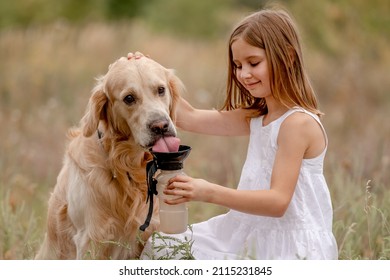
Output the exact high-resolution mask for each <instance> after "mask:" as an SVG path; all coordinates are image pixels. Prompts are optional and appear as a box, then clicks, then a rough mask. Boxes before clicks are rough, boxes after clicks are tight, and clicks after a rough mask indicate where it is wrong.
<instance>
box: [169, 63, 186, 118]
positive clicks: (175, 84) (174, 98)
mask: <svg viewBox="0 0 390 280" xmlns="http://www.w3.org/2000/svg"><path fill="white" fill-rule="evenodd" d="M168 81H169V90H170V92H171V104H170V105H169V116H170V117H171V119H172V120H173V121H175V120H176V104H177V102H178V100H179V98H180V96H181V95H183V94H184V93H185V91H186V88H185V86H184V84H183V82H182V81H181V80H180V79H179V78H178V77H177V76H176V75H175V72H174V70H172V69H171V70H169V73H168Z"/></svg>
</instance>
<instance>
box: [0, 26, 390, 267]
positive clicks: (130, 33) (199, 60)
mask: <svg viewBox="0 0 390 280" xmlns="http://www.w3.org/2000/svg"><path fill="white" fill-rule="evenodd" d="M348 30H349V29H348ZM328 31H329V30H328ZM331 31H332V30H331V29H330V31H329V32H331ZM0 32H1V33H0V61H1V63H0V259H31V258H33V256H34V254H35V252H36V250H37V248H38V246H39V244H40V242H41V240H42V238H43V234H44V225H45V216H46V207H47V199H48V197H49V194H50V192H51V190H52V188H53V186H54V184H55V180H56V176H57V174H58V172H59V170H60V167H61V161H62V155H63V152H64V147H65V133H66V130H67V129H68V128H69V127H71V126H73V125H76V124H77V123H78V121H79V119H80V118H81V117H82V115H83V113H84V110H85V106H86V103H87V100H88V98H89V94H90V90H91V89H92V87H93V85H94V77H97V76H98V75H100V74H103V73H105V72H106V70H107V67H108V65H109V64H110V63H112V62H113V61H114V60H116V59H117V58H118V57H120V56H125V55H126V54H127V52H128V51H135V50H140V51H142V52H144V53H145V54H150V55H151V56H152V58H154V59H155V60H157V61H158V62H160V63H161V64H163V65H164V66H166V67H167V68H174V69H176V73H177V75H178V76H179V77H180V78H181V79H182V80H183V82H184V83H185V85H186V86H187V89H188V93H187V95H186V96H185V97H186V98H187V99H188V100H189V101H190V102H191V103H192V104H193V105H195V106H197V107H203V108H213V107H218V106H219V105H220V104H221V101H222V100H223V96H224V83H225V74H226V73H225V72H226V71H225V69H226V65H227V63H226V48H225V47H226V44H225V41H226V36H223V34H222V35H221V38H218V39H212V40H195V39H193V40H191V39H185V40H184V39H178V38H175V37H173V36H168V35H162V34H160V35H159V34H158V33H156V32H153V31H150V30H148V29H147V28H146V27H145V25H143V24H142V23H137V22H134V23H127V22H123V23H111V24H108V23H89V24H85V25H83V26H77V27H76V26H72V25H68V24H66V23H64V22H58V23H55V24H52V25H47V26H44V27H31V28H27V29H8V30H7V29H5V30H2V31H0ZM348 32H349V33H346V34H339V35H338V36H339V37H337V34H338V33H336V35H332V36H333V37H332V36H331V35H329V37H328V41H327V42H328V45H329V46H330V50H329V49H325V50H324V49H322V48H319V47H318V46H316V45H315V44H313V43H312V41H311V37H309V33H304V34H303V35H304V36H303V38H304V40H306V41H304V42H306V44H305V52H306V53H305V54H306V56H305V57H306V62H307V67H308V69H309V72H310V74H311V77H312V80H313V82H314V85H315V88H316V89H317V93H318V96H319V99H320V104H321V109H322V110H323V111H324V112H325V113H326V115H325V117H324V119H323V122H324V125H325V127H326V129H327V132H328V136H329V139H330V146H329V150H328V156H327V158H326V167H325V175H326V178H327V181H328V184H329V188H330V191H331V195H332V199H333V205H334V233H335V236H336V239H337V242H338V245H339V255H340V259H390V221H389V212H390V192H389V189H390V172H389V170H390V122H389V121H388V119H389V117H388V114H389V109H390V94H389V88H390V80H389V79H388V75H389V73H390V53H389V51H388V44H387V43H388V41H387V40H388V39H389V38H388V36H387V37H386V36H385V37H384V38H383V37H381V36H379V34H380V32H378V33H374V34H373V35H370V36H371V37H363V38H360V37H358V38H355V37H353V36H354V35H353V34H354V33H353V32H354V30H353V29H351V30H349V31H348ZM329 34H332V33H329ZM340 36H341V37H340ZM343 36H346V38H342V37H343ZM348 38H355V41H353V43H351V44H348V43H349V42H345V41H346V39H348ZM366 39H369V40H370V41H369V42H370V46H371V49H370V48H366V47H365V42H366V41H365V40H366ZM329 42H330V43H329ZM342 42H344V43H345V44H342ZM335 50H337V52H336V51H335ZM180 137H181V138H182V143H185V144H188V145H191V146H192V147H193V151H192V153H191V155H190V157H189V159H188V160H187V161H186V166H185V168H186V172H187V173H188V174H189V175H192V176H195V177H204V178H206V179H208V180H210V181H215V182H218V183H220V184H223V185H226V186H230V187H234V186H235V185H236V184H237V182H238V179H239V176H240V170H241V166H242V163H243V161H244V158H245V153H246V144H247V139H246V138H230V139H228V138H219V137H205V136H200V135H192V134H188V133H184V132H180ZM224 211H226V209H222V208H219V207H216V206H211V205H206V204H200V203H191V204H190V220H191V222H198V221H202V220H205V219H207V218H209V217H211V216H213V215H216V214H218V213H223V212H224Z"/></svg>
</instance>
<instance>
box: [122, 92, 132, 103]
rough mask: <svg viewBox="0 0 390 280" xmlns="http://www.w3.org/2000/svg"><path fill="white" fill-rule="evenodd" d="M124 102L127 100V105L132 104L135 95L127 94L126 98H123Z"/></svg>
mask: <svg viewBox="0 0 390 280" xmlns="http://www.w3.org/2000/svg"><path fill="white" fill-rule="evenodd" d="M123 102H125V103H126V104H127V105H131V104H133V103H134V102H135V98H134V96H132V95H131V94H129V95H126V96H125V98H123Z"/></svg>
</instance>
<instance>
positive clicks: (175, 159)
mask: <svg viewBox="0 0 390 280" xmlns="http://www.w3.org/2000/svg"><path fill="white" fill-rule="evenodd" d="M190 151H191V147H189V146H185V145H180V146H179V150H178V151H177V152H152V155H153V157H154V160H153V163H151V164H150V166H149V167H148V170H147V173H148V186H149V193H152V195H151V197H150V196H149V199H151V200H152V199H153V194H157V197H158V199H159V215H160V231H162V232H164V233H168V234H177V233H182V232H184V231H186V230H187V225H188V208H187V205H186V203H181V204H177V205H169V204H166V203H165V202H164V200H165V199H174V198H175V196H172V195H165V194H164V192H163V191H164V188H166V186H167V183H168V181H169V179H171V178H172V177H174V176H176V175H181V174H185V173H184V171H183V161H184V160H185V159H186V158H187V157H188V155H189V153H190ZM153 164H154V166H152V165H153ZM157 169H158V170H160V172H159V173H158V175H157V177H156V178H154V173H155V172H156V171H157ZM151 177H153V178H151ZM153 187H154V188H156V189H154V190H153ZM149 212H150V211H149ZM145 225H146V222H145ZM145 225H144V226H141V230H144V229H142V227H144V228H146V227H147V225H146V227H145Z"/></svg>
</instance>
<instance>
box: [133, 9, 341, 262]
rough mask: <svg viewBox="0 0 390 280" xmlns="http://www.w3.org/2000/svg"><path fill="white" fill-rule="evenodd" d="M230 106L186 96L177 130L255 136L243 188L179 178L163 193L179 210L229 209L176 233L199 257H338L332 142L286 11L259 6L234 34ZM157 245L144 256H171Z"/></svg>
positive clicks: (231, 39)
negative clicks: (329, 166) (201, 106)
mask: <svg viewBox="0 0 390 280" xmlns="http://www.w3.org/2000/svg"><path fill="white" fill-rule="evenodd" d="M223 109H224V110H221V111H215V110H198V109H195V108H193V107H192V106H191V105H190V104H189V103H188V102H186V101H185V100H184V99H181V100H180V103H179V106H178V111H177V123H176V124H177V126H178V127H179V128H181V129H183V130H186V131H191V132H196V133H203V134H210V135H220V136H221V135H226V136H238V135H248V134H249V135H250V140H249V146H248V152H247V158H246V161H245V164H244V167H243V169H242V174H241V179H240V182H239V184H238V187H237V189H232V188H227V187H223V186H220V185H217V184H214V183H211V182H208V181H206V180H203V179H194V178H191V177H188V176H177V177H174V178H172V179H171V180H170V182H169V185H168V187H167V189H166V191H165V194H167V195H175V196H179V197H180V198H177V199H173V200H168V201H166V203H168V204H171V205H174V204H179V203H183V202H188V201H203V202H208V203H213V204H217V205H221V206H225V207H228V208H229V209H231V210H230V211H229V212H228V213H226V214H223V215H220V216H217V217H214V218H211V219H210V220H208V221H205V222H201V223H198V224H194V225H192V230H191V231H190V230H188V231H187V232H185V233H184V234H180V235H173V236H174V237H175V238H179V239H184V238H185V237H186V238H187V239H191V238H192V240H193V245H192V253H193V255H194V257H195V258H196V259H220V260H223V259H269V260H271V259H337V257H338V252H337V244H336V241H335V238H334V236H333V234H332V216H333V211H332V204H331V199H330V195H329V190H328V187H327V184H326V181H325V178H324V175H323V161H324V157H325V153H326V149H327V146H328V140H327V136H326V133H325V130H324V127H323V126H322V124H321V122H320V119H319V116H320V115H321V112H320V111H319V110H318V107H317V99H316V96H315V94H314V91H313V89H312V87H311V85H310V82H309V79H308V76H307V73H306V71H305V69H304V66H303V60H302V52H301V46H300V42H299V39H298V34H297V29H296V27H295V24H294V23H293V21H292V19H291V17H290V16H289V15H288V13H287V12H285V11H283V10H261V11H259V12H256V13H254V14H252V15H250V16H248V17H247V18H245V19H244V20H243V21H242V22H241V23H239V25H238V26H237V27H236V28H235V30H234V31H233V33H232V34H231V36H230V40H229V71H228V84H227V96H226V100H225V104H224V108H223ZM169 240H171V239H170V238H167V239H164V243H166V242H174V241H169ZM156 242H157V243H158V242H159V240H158V239H156V240H153V242H152V241H149V242H148V243H147V244H146V246H145V249H144V253H143V255H142V256H141V257H142V258H150V257H151V256H152V255H153V254H154V256H156V255H157V256H162V255H164V254H165V253H167V251H166V250H169V247H170V246H168V247H167V249H163V250H160V249H161V246H159V245H161V244H156ZM157 247H159V250H156V249H155V248H157Z"/></svg>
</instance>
